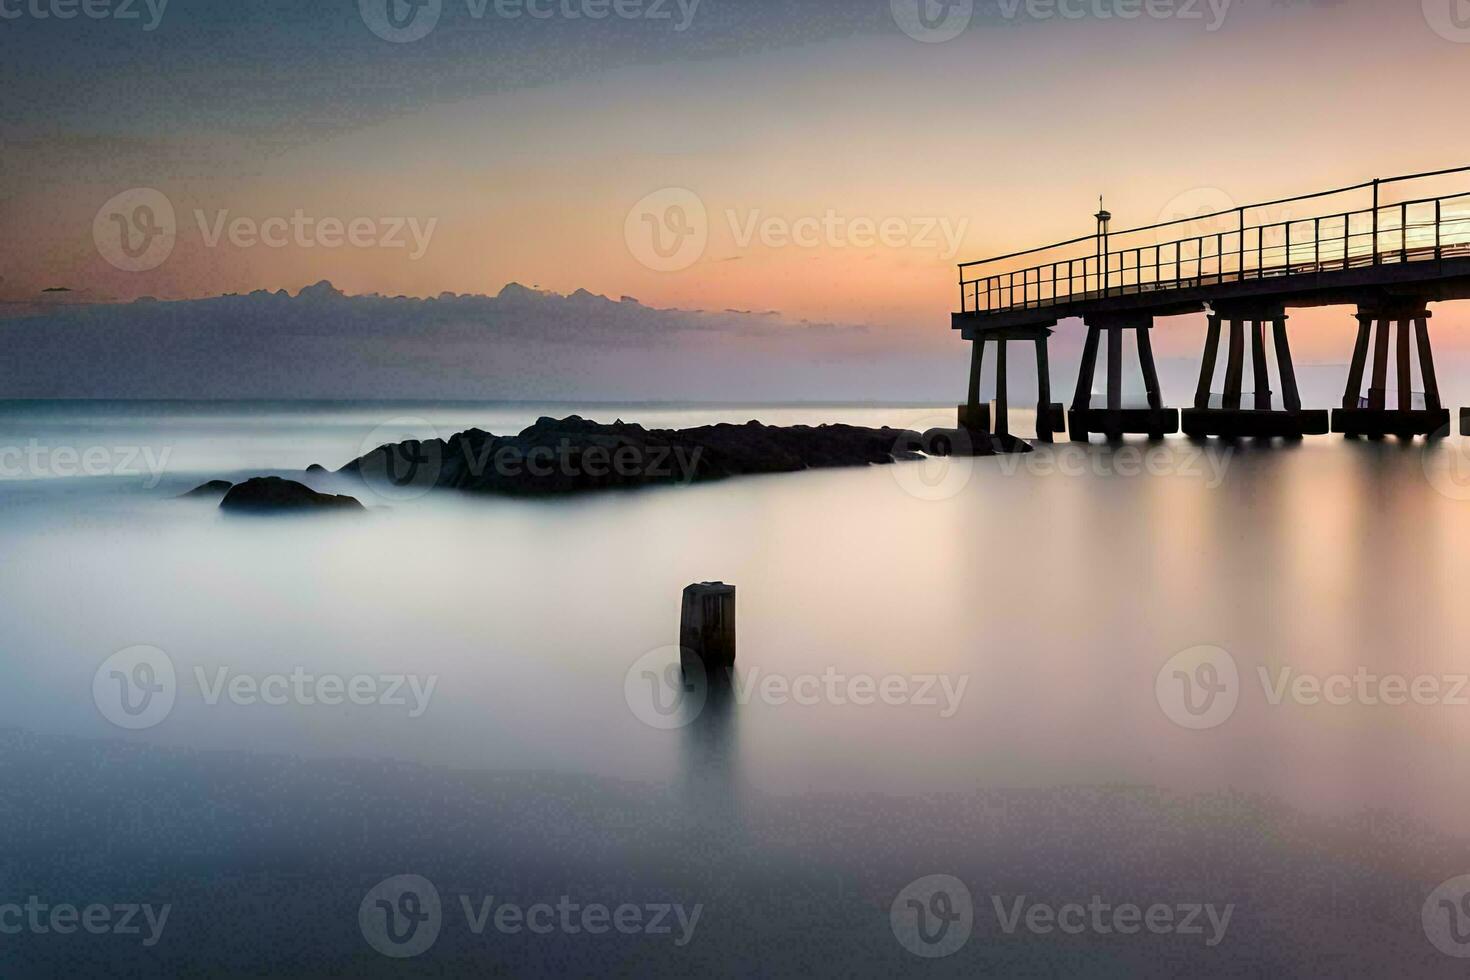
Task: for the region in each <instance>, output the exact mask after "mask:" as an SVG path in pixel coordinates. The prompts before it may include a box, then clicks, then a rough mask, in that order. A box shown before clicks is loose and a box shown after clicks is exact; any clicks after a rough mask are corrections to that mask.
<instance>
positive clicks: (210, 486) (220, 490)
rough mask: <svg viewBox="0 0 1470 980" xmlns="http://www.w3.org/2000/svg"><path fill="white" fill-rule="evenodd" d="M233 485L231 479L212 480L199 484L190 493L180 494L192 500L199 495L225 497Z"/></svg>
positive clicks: (184, 498) (182, 497)
mask: <svg viewBox="0 0 1470 980" xmlns="http://www.w3.org/2000/svg"><path fill="white" fill-rule="evenodd" d="M233 486H234V484H233V483H231V482H230V481H229V480H210V481H209V482H208V483H201V484H199V486H197V487H195V488H194V489H193V490H190V491H189V492H188V493H181V494H179V499H180V500H191V499H195V498H198V497H223V496H224V495H225V494H227V493H229V492H230V489H231V488H232V487H233Z"/></svg>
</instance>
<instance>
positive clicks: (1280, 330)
mask: <svg viewBox="0 0 1470 980" xmlns="http://www.w3.org/2000/svg"><path fill="white" fill-rule="evenodd" d="M1272 328H1273V332H1274V333H1275V340H1276V373H1277V374H1279V375H1281V398H1282V401H1283V402H1284V403H1285V405H1286V410H1287V411H1288V412H1300V411H1301V410H1302V396H1301V393H1300V392H1299V391H1298V390H1297V386H1296V368H1295V366H1293V364H1292V362H1291V341H1290V340H1288V339H1287V336H1286V317H1284V316H1283V317H1278V318H1277V319H1276V321H1275V322H1274V323H1273V324H1272Z"/></svg>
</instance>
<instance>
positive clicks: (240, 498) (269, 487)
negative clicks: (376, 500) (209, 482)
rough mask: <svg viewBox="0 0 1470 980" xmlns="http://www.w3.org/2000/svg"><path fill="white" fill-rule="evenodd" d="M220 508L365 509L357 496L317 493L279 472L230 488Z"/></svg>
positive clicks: (272, 511)
mask: <svg viewBox="0 0 1470 980" xmlns="http://www.w3.org/2000/svg"><path fill="white" fill-rule="evenodd" d="M219 506H220V510H224V511H229V512H231V513H239V514H283V513H303V512H312V511H347V512H350V511H362V510H363V509H364V508H363V506H362V504H361V503H359V502H358V501H357V499H356V498H354V497H348V496H342V495H338V494H330V493H317V492H316V491H315V490H313V489H311V487H308V486H305V485H303V484H300V483H297V482H296V481H295V480H283V479H281V478H280V477H278V476H264V477H256V478H255V479H253V480H246V481H245V482H244V483H238V484H236V485H235V486H233V487H231V488H230V491H229V493H226V494H225V497H224V499H223V500H221V501H220V505H219Z"/></svg>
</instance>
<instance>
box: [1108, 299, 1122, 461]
mask: <svg viewBox="0 0 1470 980" xmlns="http://www.w3.org/2000/svg"><path fill="white" fill-rule="evenodd" d="M1107 427H1108V432H1107V436H1108V441H1110V442H1120V441H1122V439H1123V328H1122V327H1109V328H1108V421H1107Z"/></svg>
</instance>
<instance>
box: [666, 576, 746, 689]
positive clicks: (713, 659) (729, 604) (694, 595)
mask: <svg viewBox="0 0 1470 980" xmlns="http://www.w3.org/2000/svg"><path fill="white" fill-rule="evenodd" d="M679 666H680V669H681V670H682V671H683V672H684V676H685V677H686V678H689V677H704V678H716V679H724V678H728V677H729V675H730V671H731V670H733V669H734V667H735V586H733V585H726V584H725V583H724V582H700V583H697V584H695V585H691V586H688V587H686V588H685V589H684V602H683V607H682V609H681V611H680V616H679Z"/></svg>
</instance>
